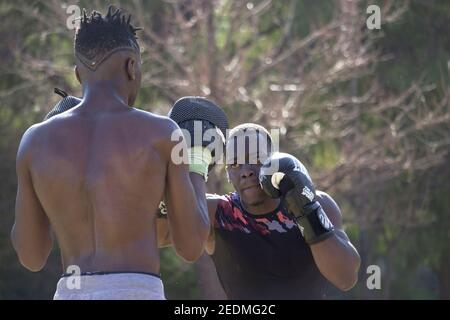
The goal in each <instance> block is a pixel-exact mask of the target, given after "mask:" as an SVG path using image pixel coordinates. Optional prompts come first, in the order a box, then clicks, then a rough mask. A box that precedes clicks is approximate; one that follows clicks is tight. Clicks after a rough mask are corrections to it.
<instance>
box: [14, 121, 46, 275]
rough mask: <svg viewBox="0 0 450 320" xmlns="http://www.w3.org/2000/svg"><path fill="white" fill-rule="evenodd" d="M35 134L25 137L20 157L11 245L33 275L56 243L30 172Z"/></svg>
mask: <svg viewBox="0 0 450 320" xmlns="http://www.w3.org/2000/svg"><path fill="white" fill-rule="evenodd" d="M32 131H33V129H31V130H28V131H27V132H26V133H25V135H24V137H23V138H22V141H21V143H20V146H19V151H18V154H17V162H16V170H17V178H18V188H17V198H16V210H15V211H16V213H15V221H14V225H13V227H12V231H11V241H12V245H13V247H14V249H15V251H16V253H17V256H18V257H19V260H20V262H21V263H22V265H23V266H24V267H26V268H27V269H29V270H31V271H39V270H41V269H42V268H43V267H44V265H45V263H46V261H47V258H48V256H49V254H50V251H51V249H52V247H53V239H52V235H51V228H50V222H49V220H48V218H47V215H46V214H45V212H44V210H43V208H42V206H41V204H40V202H39V199H38V198H37V196H36V193H35V191H34V188H33V183H32V181H31V175H30V171H29V161H30V160H29V140H30V138H31V137H30V136H31V132H32Z"/></svg>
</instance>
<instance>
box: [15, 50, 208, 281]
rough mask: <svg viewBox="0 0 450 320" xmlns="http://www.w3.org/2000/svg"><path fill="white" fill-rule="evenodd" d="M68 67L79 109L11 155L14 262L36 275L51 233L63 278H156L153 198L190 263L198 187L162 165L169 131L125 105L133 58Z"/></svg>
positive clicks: (136, 63)
mask: <svg viewBox="0 0 450 320" xmlns="http://www.w3.org/2000/svg"><path fill="white" fill-rule="evenodd" d="M77 65H78V66H77V69H76V75H77V78H78V79H79V80H80V82H81V84H82V85H83V101H82V103H81V104H80V105H78V106H76V107H74V108H73V109H71V110H69V111H67V112H64V113H62V114H60V115H57V116H55V117H53V118H51V119H49V120H47V121H45V122H43V123H40V124H37V125H34V126H32V127H31V128H30V129H29V130H28V131H27V132H26V133H25V134H24V137H23V138H22V141H21V144H20V147H19V151H18V155H17V175H18V184H19V186H18V192H17V201H16V220H15V224H14V227H13V230H12V233H11V238H12V242H13V246H14V248H15V249H16V252H17V254H18V257H19V259H20V261H21V263H22V264H23V265H24V266H25V267H27V268H28V269H30V270H32V271H38V270H40V269H42V267H43V266H44V265H45V263H46V260H47V257H48V255H49V253H50V250H51V248H52V245H53V236H52V233H54V235H55V236H56V239H57V242H58V244H59V247H60V251H61V257H62V264H63V268H64V270H66V269H67V267H68V266H70V265H77V266H79V267H80V268H81V272H94V271H129V272H130V271H131V272H133V271H134V272H152V273H159V263H160V262H159V254H158V248H157V241H156V230H155V228H156V216H155V212H156V209H157V207H158V205H159V202H160V201H161V200H162V199H163V197H165V198H166V201H167V202H168V206H169V207H170V208H171V213H172V214H171V216H170V217H169V219H168V220H169V225H170V229H171V231H172V233H173V234H172V240H173V242H174V247H175V249H176V250H177V253H178V254H179V255H180V256H182V257H183V258H184V259H186V260H188V261H193V260H196V259H197V258H198V257H199V256H200V255H201V253H202V252H203V248H204V244H205V241H206V238H207V234H208V230H209V219H208V213H207V209H206V199H205V193H204V182H203V181H202V180H201V179H199V178H200V176H198V177H196V174H191V177H190V175H189V172H188V167H187V165H185V164H181V165H175V164H174V163H173V162H172V161H171V158H170V156H171V150H172V148H173V146H174V145H175V144H177V143H178V141H176V142H173V141H171V140H170V137H171V134H172V132H173V130H179V128H178V126H177V124H176V123H175V122H173V121H172V120H170V119H168V118H166V117H160V116H156V115H153V114H151V113H149V112H145V111H141V110H137V109H135V108H132V107H130V105H132V104H133V103H134V100H135V98H136V95H137V91H138V88H139V85H140V58H136V55H135V54H134V53H132V52H130V51H120V52H116V53H114V54H113V55H112V56H111V57H110V58H108V60H107V61H105V62H104V63H103V64H102V65H101V66H100V67H99V69H97V70H96V71H95V72H92V71H89V70H87V69H86V68H85V67H83V66H82V65H81V64H79V63H78V64H77ZM117 70H122V71H123V72H118V71H117ZM191 180H192V181H191ZM195 190H199V192H197V193H195Z"/></svg>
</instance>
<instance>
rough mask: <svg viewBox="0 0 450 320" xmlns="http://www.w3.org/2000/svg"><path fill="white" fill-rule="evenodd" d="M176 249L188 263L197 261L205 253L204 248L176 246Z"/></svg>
mask: <svg viewBox="0 0 450 320" xmlns="http://www.w3.org/2000/svg"><path fill="white" fill-rule="evenodd" d="M176 251H177V253H178V255H179V256H180V257H182V258H183V260H185V261H186V262H188V263H193V262H195V261H197V260H198V259H199V258H200V257H201V255H202V254H203V248H200V247H199V248H184V249H181V248H176Z"/></svg>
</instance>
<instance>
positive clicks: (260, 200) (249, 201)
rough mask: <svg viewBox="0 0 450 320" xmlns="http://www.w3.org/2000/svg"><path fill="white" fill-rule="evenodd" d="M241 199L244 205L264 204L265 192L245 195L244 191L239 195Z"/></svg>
mask: <svg viewBox="0 0 450 320" xmlns="http://www.w3.org/2000/svg"><path fill="white" fill-rule="evenodd" d="M240 196H241V201H242V202H243V203H244V204H245V205H246V206H260V205H262V204H264V201H265V200H266V196H265V194H257V195H253V194H252V195H247V194H246V192H245V191H244V192H243V193H242V194H241V195H240Z"/></svg>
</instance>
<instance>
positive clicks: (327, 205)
mask: <svg viewBox="0 0 450 320" xmlns="http://www.w3.org/2000/svg"><path fill="white" fill-rule="evenodd" d="M317 197H318V200H319V202H320V204H321V205H322V208H323V210H324V211H325V213H326V214H327V216H328V218H329V219H330V220H331V222H332V223H333V225H334V227H335V232H334V235H333V236H332V237H330V238H328V239H326V240H324V241H322V242H319V243H316V244H313V245H311V251H312V254H313V257H314V261H315V262H316V265H317V267H318V268H319V270H320V272H321V273H322V275H323V276H324V277H325V278H327V279H328V280H329V281H330V282H331V283H333V284H334V285H335V286H336V287H338V288H339V289H341V290H343V291H347V290H350V289H351V288H352V287H353V286H354V285H355V283H356V282H357V280H358V270H359V266H360V262H361V261H360V257H359V254H358V252H357V251H356V249H355V247H354V246H353V245H352V244H351V242H350V239H349V238H348V236H347V234H346V233H345V231H344V230H343V228H342V215H341V211H340V210H339V207H338V206H337V204H336V203H335V202H334V200H333V199H332V198H331V197H330V196H329V195H328V194H326V193H324V192H317Z"/></svg>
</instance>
